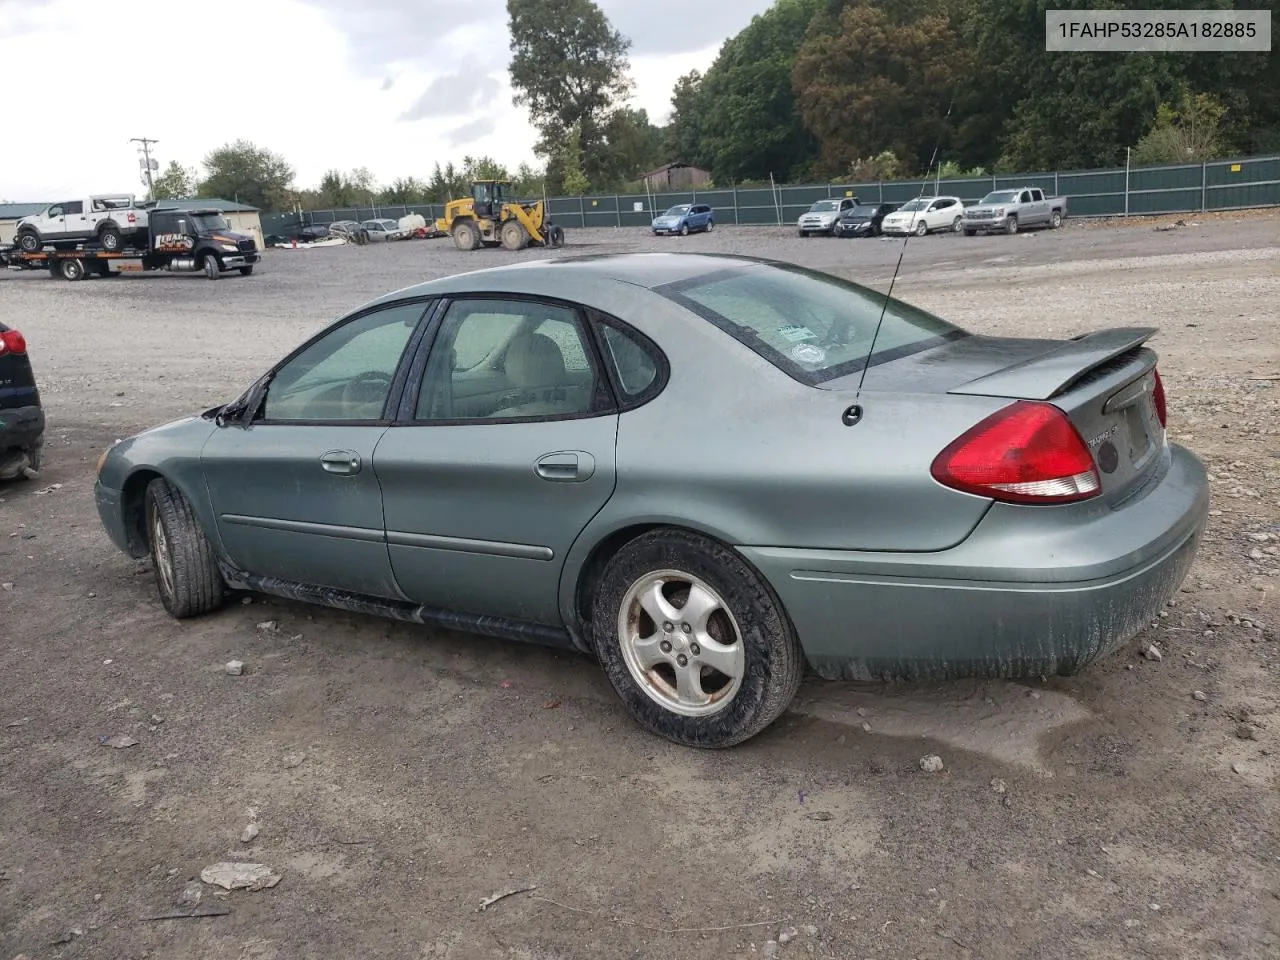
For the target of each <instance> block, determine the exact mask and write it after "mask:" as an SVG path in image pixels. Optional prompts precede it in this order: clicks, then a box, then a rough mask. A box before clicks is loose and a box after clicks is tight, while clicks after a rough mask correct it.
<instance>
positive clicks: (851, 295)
mask: <svg viewBox="0 0 1280 960" xmlns="http://www.w3.org/2000/svg"><path fill="white" fill-rule="evenodd" d="M654 292H655V293H658V294H660V295H662V296H664V297H666V298H668V299H669V300H673V301H675V302H676V303H679V304H681V305H682V306H684V307H686V308H688V309H689V310H692V311H693V312H694V313H696V314H698V315H699V316H700V317H702V318H703V319H705V320H708V321H709V322H711V323H713V324H715V325H716V326H717V327H719V328H720V329H722V330H724V331H725V332H726V333H728V334H730V335H731V336H733V337H734V338H736V339H738V340H740V341H741V342H742V343H744V344H745V345H746V346H748V347H750V348H751V349H752V350H754V351H755V352H756V353H757V354H759V355H760V356H762V357H764V358H765V359H766V360H768V361H769V362H770V363H772V364H773V365H774V366H776V367H778V369H780V370H782V371H783V372H784V373H786V374H788V375H789V376H791V377H794V378H795V379H796V380H799V381H800V382H801V383H807V384H810V385H817V384H820V383H823V382H825V381H827V380H833V379H835V378H837V377H842V376H846V375H847V374H849V373H852V372H854V371H855V370H858V369H860V368H861V367H862V365H863V364H865V363H867V362H868V356H869V355H870V364H871V365H874V364H877V363H885V362H887V361H889V360H894V359H897V358H898V357H903V356H908V355H910V354H912V353H918V352H919V351H921V350H927V349H929V348H930V347H934V346H937V345H938V344H940V343H943V342H945V341H947V340H953V339H960V338H961V337H966V336H968V333H966V332H965V331H964V330H961V329H960V328H959V327H956V326H954V325H952V324H950V323H947V322H946V321H945V320H942V319H941V318H939V317H935V316H933V315H932V314H930V313H926V312H925V311H923V310H920V309H918V308H916V307H913V306H911V305H909V304H906V303H903V302H902V301H900V300H889V301H888V304H887V305H886V303H885V297H884V295H883V294H881V293H877V292H876V291H874V290H870V289H868V288H866V287H863V286H860V285H858V284H856V283H850V282H849V281H847V280H840V279H838V278H836V277H833V276H830V275H829V274H825V273H819V272H816V271H812V270H806V269H805V268H803V267H797V266H792V265H782V264H768V265H765V264H752V265H747V266H743V267H735V268H729V269H726V270H718V271H716V272H714V273H708V274H703V275H702V276H700V277H693V278H690V279H688V280H681V281H677V282H675V283H669V284H664V285H662V286H659V287H655V288H654ZM882 310H883V313H884V322H883V324H880V316H881V312H882ZM877 326H879V333H878V334H877V332H876V328H877ZM873 340H874V350H875V353H874V354H871V353H870V352H871V350H872V349H873V346H872V341H873Z"/></svg>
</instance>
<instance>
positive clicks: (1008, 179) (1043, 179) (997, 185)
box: [991, 172, 1061, 196]
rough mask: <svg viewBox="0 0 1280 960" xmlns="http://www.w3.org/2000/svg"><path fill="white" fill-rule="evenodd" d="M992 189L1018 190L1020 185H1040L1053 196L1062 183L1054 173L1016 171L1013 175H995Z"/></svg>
mask: <svg viewBox="0 0 1280 960" xmlns="http://www.w3.org/2000/svg"><path fill="white" fill-rule="evenodd" d="M993 184H994V185H993V186H992V187H991V189H992V190H1016V189H1018V188H1019V187H1039V188H1040V189H1041V190H1043V191H1044V192H1045V193H1046V194H1048V195H1049V196H1053V195H1054V194H1055V193H1056V192H1057V191H1058V190H1059V189H1061V185H1060V184H1059V183H1058V182H1057V180H1056V179H1055V178H1054V175H1053V174H1052V173H1043V172H1042V173H1015V174H1013V175H1011V176H1005V177H999V176H998V177H994V178H993Z"/></svg>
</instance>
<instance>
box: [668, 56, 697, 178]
mask: <svg viewBox="0 0 1280 960" xmlns="http://www.w3.org/2000/svg"><path fill="white" fill-rule="evenodd" d="M701 86H702V74H701V73H699V72H698V71H697V70H692V71H690V72H689V73H686V74H685V75H684V76H683V77H681V78H680V79H679V80H677V81H676V86H675V89H674V90H673V91H672V92H671V119H670V121H668V123H667V126H666V129H665V130H664V143H663V151H664V153H665V157H664V159H665V160H666V161H667V162H671V163H674V162H676V161H680V162H683V163H698V162H700V161H701V150H702V110H701V106H700V102H699V97H698V91H699V89H700V88H701Z"/></svg>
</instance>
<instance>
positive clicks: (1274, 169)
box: [1205, 157, 1280, 187]
mask: <svg viewBox="0 0 1280 960" xmlns="http://www.w3.org/2000/svg"><path fill="white" fill-rule="evenodd" d="M1274 180H1280V157H1254V158H1247V157H1246V158H1241V159H1238V160H1221V161H1214V162H1212V163H1209V164H1206V170H1205V182H1206V184H1207V185H1208V186H1210V187H1225V186H1228V185H1229V186H1243V185H1246V184H1251V183H1266V182H1267V181H1274Z"/></svg>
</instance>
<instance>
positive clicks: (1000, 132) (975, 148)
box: [155, 0, 1280, 210]
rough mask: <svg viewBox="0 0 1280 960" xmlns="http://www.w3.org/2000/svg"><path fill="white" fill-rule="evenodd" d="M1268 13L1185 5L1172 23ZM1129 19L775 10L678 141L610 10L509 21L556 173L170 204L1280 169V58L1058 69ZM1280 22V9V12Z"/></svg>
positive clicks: (200, 179) (225, 172)
mask: <svg viewBox="0 0 1280 960" xmlns="http://www.w3.org/2000/svg"><path fill="white" fill-rule="evenodd" d="M1256 5H1257V2H1256V0H1249V2H1248V3H1245V2H1240V3H1238V4H1237V3H1233V2H1232V0H1165V2H1164V3H1163V4H1162V6H1163V7H1165V8H1168V9H1185V10H1193V9H1206V8H1208V9H1223V10H1229V9H1233V8H1234V7H1236V6H1239V7H1241V8H1242V9H1243V8H1245V7H1246V6H1256ZM1125 6H1127V4H1124V3H1123V2H1122V0H776V2H775V3H774V4H773V6H772V7H770V8H769V10H767V11H766V12H764V13H762V14H759V15H757V16H756V17H754V18H753V19H752V21H751V23H750V24H748V25H747V26H746V28H744V29H743V30H742V31H741V32H740V33H738V34H737V35H736V36H733V37H731V38H729V39H728V40H726V41H725V43H724V44H723V45H722V46H721V48H720V51H719V54H718V56H717V57H716V58H715V60H714V62H713V63H712V64H711V65H710V66H709V67H708V68H707V70H706V72H705V73H702V72H699V71H696V70H694V71H691V72H689V73H688V74H686V75H684V76H682V77H680V78H679V79H678V80H677V81H676V82H675V84H674V88H673V90H672V94H671V112H670V116H669V118H667V122H666V123H665V124H662V125H659V124H655V123H654V122H653V121H652V120H651V118H650V117H649V116H648V114H647V113H646V112H645V111H644V110H639V109H635V108H634V107H633V106H631V103H630V98H631V93H632V88H633V82H632V80H631V76H630V71H631V67H630V62H629V59H628V53H629V50H630V46H631V44H630V41H629V40H628V39H627V38H626V37H624V36H623V35H622V34H621V33H619V32H618V31H617V30H616V29H614V27H613V26H612V24H611V23H610V22H609V20H608V18H607V17H606V16H605V14H604V12H603V11H602V10H601V9H600V7H599V6H598V5H597V4H596V3H595V2H594V0H507V15H508V23H507V26H508V29H509V31H510V34H511V42H512V59H511V63H510V67H509V72H510V79H511V85H512V88H513V90H514V102H515V104H516V105H518V106H522V107H524V108H525V109H526V110H527V111H528V113H529V118H530V121H531V122H532V124H533V126H534V127H535V129H536V130H537V133H538V139H537V143H536V146H535V151H536V154H537V156H538V158H539V160H540V161H541V166H540V168H539V169H534V168H532V167H530V166H528V165H525V164H522V165H521V166H520V167H519V168H517V169H515V170H509V169H507V168H505V167H504V166H503V165H502V164H500V163H498V162H497V161H495V160H494V159H492V158H491V157H466V158H464V160H463V162H462V164H461V165H456V164H454V163H452V162H450V163H445V164H444V165H441V164H439V163H436V164H435V165H434V168H433V169H432V170H431V172H430V173H429V174H425V171H424V172H423V174H424V175H411V176H406V177H401V178H398V179H396V180H394V181H392V182H391V183H390V184H383V185H379V184H377V183H375V181H374V177H373V175H372V174H371V173H370V172H369V171H368V170H367V169H363V168H359V169H355V170H347V171H342V170H330V171H328V172H327V173H326V174H325V175H324V176H323V177H322V178H321V181H320V183H319V184H318V185H316V186H314V187H310V188H304V189H298V188H297V187H296V186H295V184H294V171H293V168H292V167H291V166H290V165H289V163H288V162H287V161H286V160H285V159H284V158H283V157H281V156H279V155H277V154H275V153H273V152H271V151H270V150H267V149H264V148H262V147H259V146H257V145H256V144H253V143H248V142H246V141H243V140H239V141H235V142H234V143H228V144H225V145H223V146H221V147H219V148H217V149H216V150H213V151H210V153H209V154H208V155H207V156H206V157H205V158H204V161H203V167H204V175H203V176H200V175H199V174H198V173H197V171H195V170H193V169H188V168H185V167H182V166H181V165H180V164H177V163H170V164H169V165H168V167H167V168H166V169H165V171H164V172H163V173H162V174H161V176H160V177H159V178H158V179H157V180H156V182H155V195H156V196H157V197H177V196H193V195H194V196H205V197H214V196H217V197H223V198H226V199H232V200H239V201H240V202H242V203H248V204H251V205H253V206H257V207H260V208H263V209H270V210H289V209H295V208H298V207H301V208H303V209H307V208H311V209H322V208H332V207H350V206H356V205H362V206H370V205H374V204H380V205H391V204H415V203H418V204H421V203H441V202H444V201H447V200H450V199H453V198H456V197H460V196H464V195H466V194H467V193H468V192H469V184H470V182H471V180H473V179H482V178H501V179H510V180H513V181H514V182H515V189H516V192H517V193H518V194H520V195H522V196H525V197H536V196H540V195H543V194H544V193H545V194H546V195H552V196H555V195H564V194H571V195H582V194H584V193H587V192H592V191H596V192H606V191H615V190H621V191H630V190H637V189H639V190H642V189H643V186H642V185H640V184H638V182H637V181H638V178H639V176H640V174H642V173H643V172H644V171H646V170H650V169H652V168H654V167H657V166H659V165H660V164H663V163H667V162H675V161H681V162H684V163H691V164H695V165H697V166H701V167H706V168H708V169H710V170H711V172H712V175H713V177H714V179H715V181H716V182H717V183H719V184H721V185H725V184H730V183H740V184H741V183H753V182H767V181H768V180H769V178H770V177H773V178H775V179H777V180H778V181H779V182H798V181H804V180H814V179H832V180H842V179H852V180H867V179H876V178H883V179H894V178H899V177H912V176H918V175H920V174H922V173H924V172H925V171H926V170H927V169H928V168H929V166H930V162H931V160H932V159H933V158H934V155H935V151H936V154H937V161H938V166H939V168H940V169H941V170H942V171H943V172H944V173H946V174H947V175H958V174H961V173H986V172H988V171H996V172H1015V171H1035V170H1057V169H1061V170H1066V169H1082V168H1090V167H1108V166H1115V165H1118V164H1122V163H1123V162H1124V160H1125V155H1126V149H1128V148H1132V150H1133V153H1132V159H1133V161H1134V162H1135V163H1140V164H1141V163H1172V162H1199V161H1201V160H1208V159H1213V158H1215V157H1218V156H1222V155H1225V154H1234V153H1260V152H1272V151H1277V152H1280V92H1278V91H1280V57H1277V56H1275V55H1274V54H1270V53H1163V52H1162V53H1123V54H1122V53H1048V52H1046V51H1045V49H1044V47H1045V11H1046V10H1047V9H1049V8H1050V7H1052V8H1053V9H1103V8H1115V9H1121V8H1124V7H1125ZM1266 6H1269V7H1274V6H1275V2H1274V0H1271V2H1270V3H1269V4H1266Z"/></svg>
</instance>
